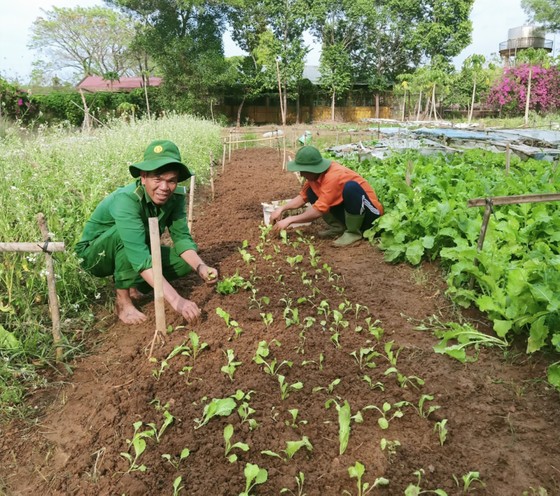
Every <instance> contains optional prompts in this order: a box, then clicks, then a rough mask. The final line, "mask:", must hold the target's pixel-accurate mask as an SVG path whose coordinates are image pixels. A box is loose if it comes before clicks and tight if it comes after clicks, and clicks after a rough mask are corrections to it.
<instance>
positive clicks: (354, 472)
mask: <svg viewBox="0 0 560 496" xmlns="http://www.w3.org/2000/svg"><path fill="white" fill-rule="evenodd" d="M365 472H366V468H365V467H364V466H363V465H362V464H361V463H360V462H356V463H355V465H354V466H353V467H348V475H350V477H352V478H353V479H361V478H362V476H363V475H364V474H365Z"/></svg>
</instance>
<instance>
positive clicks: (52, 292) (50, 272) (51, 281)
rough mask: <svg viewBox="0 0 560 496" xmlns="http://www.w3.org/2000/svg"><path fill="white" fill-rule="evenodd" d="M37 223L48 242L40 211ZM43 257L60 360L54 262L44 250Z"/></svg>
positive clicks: (44, 221)
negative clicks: (45, 264)
mask: <svg viewBox="0 0 560 496" xmlns="http://www.w3.org/2000/svg"><path fill="white" fill-rule="evenodd" d="M37 223H38V224H39V229H40V230H41V234H42V236H43V240H44V241H45V242H48V241H49V240H50V235H49V230H48V229H47V221H46V219H45V216H44V215H43V214H42V213H39V214H37ZM45 259H46V263H47V286H48V290H49V309H50V311H51V320H52V335H53V342H54V345H55V347H56V359H57V361H60V360H62V346H61V341H62V335H61V334H60V311H59V309H58V296H57V294H56V283H55V277H54V263H53V259H52V255H51V254H50V253H49V252H48V251H46V252H45Z"/></svg>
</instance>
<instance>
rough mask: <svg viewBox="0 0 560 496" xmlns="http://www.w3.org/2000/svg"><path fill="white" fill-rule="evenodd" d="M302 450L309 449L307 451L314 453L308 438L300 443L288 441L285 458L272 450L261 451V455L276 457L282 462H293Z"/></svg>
mask: <svg viewBox="0 0 560 496" xmlns="http://www.w3.org/2000/svg"><path fill="white" fill-rule="evenodd" d="M301 448H307V451H313V445H312V444H311V442H310V441H309V438H308V437H307V436H303V437H302V438H301V440H299V441H286V449H284V450H282V453H284V456H282V455H280V454H278V453H276V452H274V451H270V450H264V451H261V454H263V455H268V456H274V457H276V458H280V459H281V460H284V461H288V460H291V459H292V458H293V457H294V455H295V454H296V453H297V452H298V451H299V450H300V449H301Z"/></svg>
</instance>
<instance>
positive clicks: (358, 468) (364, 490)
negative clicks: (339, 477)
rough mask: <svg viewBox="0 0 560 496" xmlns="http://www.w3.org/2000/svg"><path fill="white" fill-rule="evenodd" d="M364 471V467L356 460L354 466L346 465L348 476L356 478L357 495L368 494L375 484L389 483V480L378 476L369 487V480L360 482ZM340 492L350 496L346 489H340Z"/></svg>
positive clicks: (383, 484)
mask: <svg viewBox="0 0 560 496" xmlns="http://www.w3.org/2000/svg"><path fill="white" fill-rule="evenodd" d="M365 472H366V469H365V467H364V466H363V465H362V464H361V463H360V462H356V463H355V464H354V466H352V467H348V474H349V475H350V477H351V478H352V479H357V486H358V496H365V495H366V494H369V493H370V492H371V491H373V489H375V488H376V487H377V486H386V485H388V484H389V480H388V479H385V478H384V477H378V478H377V479H375V481H374V483H373V484H372V486H371V487H370V486H369V482H364V483H363V484H362V477H363V476H364V474H365ZM342 494H348V495H350V496H351V493H350V492H348V491H342Z"/></svg>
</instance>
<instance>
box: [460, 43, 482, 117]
mask: <svg viewBox="0 0 560 496" xmlns="http://www.w3.org/2000/svg"><path fill="white" fill-rule="evenodd" d="M485 62H486V57H484V55H477V54H473V55H471V56H469V57H467V59H466V60H465V61H464V62H463V71H464V72H466V73H467V76H470V77H471V80H472V96H471V104H470V107H469V118H468V120H467V122H468V123H469V124H470V123H471V121H472V117H473V111H474V103H475V99H476V85H477V83H478V82H479V79H480V76H481V74H483V72H482V70H483V68H484V63H485Z"/></svg>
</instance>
